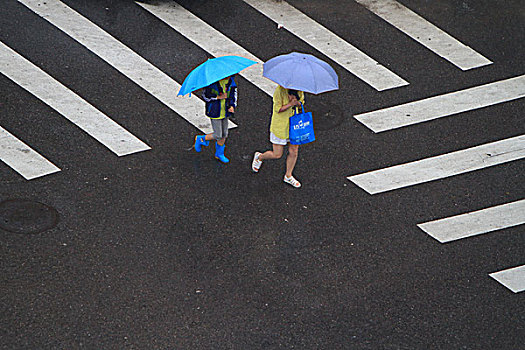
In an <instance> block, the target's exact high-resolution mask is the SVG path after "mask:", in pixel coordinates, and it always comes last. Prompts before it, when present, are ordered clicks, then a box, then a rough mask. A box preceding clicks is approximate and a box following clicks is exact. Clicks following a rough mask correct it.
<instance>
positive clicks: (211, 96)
mask: <svg viewBox="0 0 525 350" xmlns="http://www.w3.org/2000/svg"><path fill="white" fill-rule="evenodd" d="M212 85H213V84H212ZM202 98H203V99H204V101H205V102H211V101H217V100H222V99H225V98H226V93H224V92H223V93H221V94H219V95H217V94H216V93H214V92H213V91H212V90H211V85H208V86H206V88H205V89H204V92H203V94H202Z"/></svg>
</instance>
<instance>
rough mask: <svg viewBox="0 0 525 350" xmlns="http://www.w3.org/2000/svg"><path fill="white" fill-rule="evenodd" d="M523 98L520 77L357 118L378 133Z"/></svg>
mask: <svg viewBox="0 0 525 350" xmlns="http://www.w3.org/2000/svg"><path fill="white" fill-rule="evenodd" d="M523 97H525V75H520V76H517V77H514V78H510V79H506V80H501V81H497V82H494V83H490V84H485V85H481V86H476V87H473V88H469V89H465V90H460V91H456V92H451V93H447V94H444V95H439V96H435V97H430V98H426V99H423V100H418V101H414V102H409V103H405V104H402V105H398V106H394V107H389V108H384V109H380V110H377V111H372V112H367V113H363V114H358V115H356V116H355V118H356V119H357V120H359V121H360V122H361V123H363V124H364V125H365V126H367V127H368V128H369V129H371V130H372V131H374V132H376V133H377V132H382V131H387V130H392V129H396V128H401V127H403V126H407V125H412V124H417V123H421V122H426V121H429V120H433V119H437V118H442V117H446V116H449V115H452V114H457V113H461V112H466V111H470V110H474V109H478V108H483V107H487V106H491V105H495V104H498V103H503V102H508V101H512V100H515V99H519V98H523Z"/></svg>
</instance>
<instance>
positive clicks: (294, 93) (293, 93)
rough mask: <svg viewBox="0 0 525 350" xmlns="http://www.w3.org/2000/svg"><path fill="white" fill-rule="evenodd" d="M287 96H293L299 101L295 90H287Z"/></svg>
mask: <svg viewBox="0 0 525 350" xmlns="http://www.w3.org/2000/svg"><path fill="white" fill-rule="evenodd" d="M288 95H292V96H295V98H297V99H298V100H299V93H298V92H297V90H292V89H288Z"/></svg>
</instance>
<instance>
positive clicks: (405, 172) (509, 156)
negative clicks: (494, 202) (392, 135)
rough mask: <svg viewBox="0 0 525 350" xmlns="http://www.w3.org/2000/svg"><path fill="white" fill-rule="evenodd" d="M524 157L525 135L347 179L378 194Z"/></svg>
mask: <svg viewBox="0 0 525 350" xmlns="http://www.w3.org/2000/svg"><path fill="white" fill-rule="evenodd" d="M522 158H525V135H520V136H516V137H512V138H509V139H504V140H501V141H496V142H491V143H487V144H484V145H481V146H476V147H472V148H468V149H464V150H460V151H456V152H452V153H447V154H443V155H439V156H436V157H431V158H426V159H422V160H418V161H415V162H411V163H406V164H400V165H395V166H392V167H389V168H384V169H379V170H375V171H370V172H367V173H363V174H359V175H354V176H349V177H348V179H349V180H350V181H352V182H353V183H355V184H356V185H358V186H359V187H361V188H362V189H364V190H365V191H367V192H368V193H370V194H376V193H380V192H386V191H390V190H394V189H398V188H402V187H407V186H412V185H416V184H420V183H423V182H428V181H433V180H438V179H442V178H445V177H449V176H454V175H458V174H463V173H466V172H469V171H474V170H478V169H483V168H487V167H490V166H493V165H498V164H502V163H506V162H510V161H513V160H517V159H522Z"/></svg>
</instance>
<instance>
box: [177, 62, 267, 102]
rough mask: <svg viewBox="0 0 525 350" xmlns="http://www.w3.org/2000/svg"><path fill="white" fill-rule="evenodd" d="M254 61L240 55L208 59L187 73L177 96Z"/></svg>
mask: <svg viewBox="0 0 525 350" xmlns="http://www.w3.org/2000/svg"><path fill="white" fill-rule="evenodd" d="M256 63H257V62H256V61H252V60H249V59H247V58H244V57H240V56H221V57H216V58H212V59H209V60H207V61H206V62H204V63H202V64H201V65H199V66H198V67H197V68H195V69H194V70H192V71H191V72H190V74H188V76H187V77H186V79H184V82H183V83H182V86H181V88H180V90H179V93H178V94H177V96H184V95H186V94H188V93H189V94H191V92H192V91H195V90H198V89H201V88H203V87H205V86H208V85H210V84H212V83H215V82H216V81H219V80H221V79H224V78H226V77H229V76H230V75H234V74H237V73H239V72H240V71H241V70H243V69H244V68H248V67H249V66H251V65H254V64H256Z"/></svg>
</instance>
